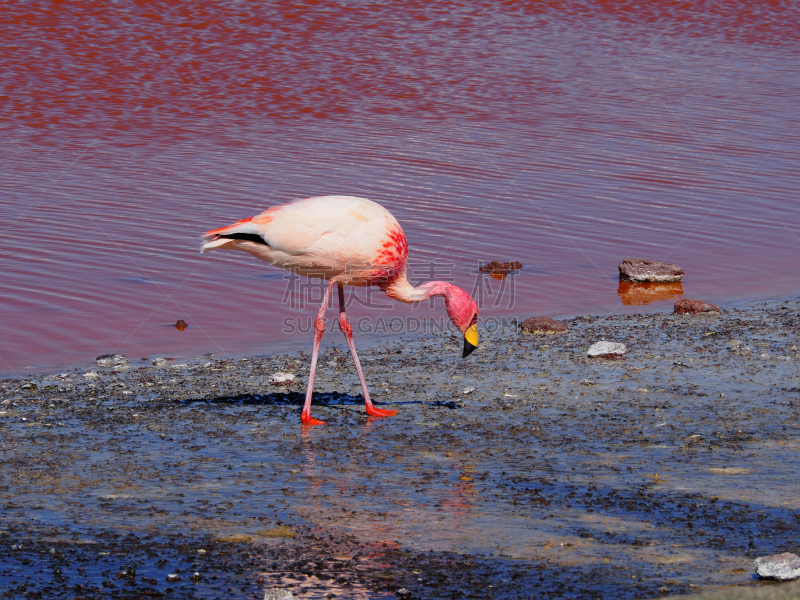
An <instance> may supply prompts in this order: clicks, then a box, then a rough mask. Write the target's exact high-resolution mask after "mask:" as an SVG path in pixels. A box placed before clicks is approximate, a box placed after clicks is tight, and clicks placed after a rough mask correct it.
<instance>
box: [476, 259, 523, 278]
mask: <svg viewBox="0 0 800 600" xmlns="http://www.w3.org/2000/svg"><path fill="white" fill-rule="evenodd" d="M521 268H522V263H519V262H517V261H515V260H514V261H511V262H504V263H501V262H500V261H499V260H493V261H492V262H489V263H486V264H485V265H481V266H480V268H479V269H478V270H479V271H481V272H482V273H491V274H492V275H508V274H509V273H511V271H518V270H520V269H521Z"/></svg>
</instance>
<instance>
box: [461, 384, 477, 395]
mask: <svg viewBox="0 0 800 600" xmlns="http://www.w3.org/2000/svg"><path fill="white" fill-rule="evenodd" d="M474 391H475V388H474V387H472V386H470V387H468V388H464V391H463V392H462V393H463V394H464V395H465V396H466V395H467V394H471V393H472V392H474Z"/></svg>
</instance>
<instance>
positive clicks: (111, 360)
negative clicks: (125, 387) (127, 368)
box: [94, 354, 128, 367]
mask: <svg viewBox="0 0 800 600" xmlns="http://www.w3.org/2000/svg"><path fill="white" fill-rule="evenodd" d="M94 360H95V362H96V363H97V366H98V367H116V366H117V365H127V364H128V359H127V358H125V357H124V356H123V355H122V354H103V355H102V356H98V357H97V358H95V359H94Z"/></svg>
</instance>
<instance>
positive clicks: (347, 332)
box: [339, 284, 397, 417]
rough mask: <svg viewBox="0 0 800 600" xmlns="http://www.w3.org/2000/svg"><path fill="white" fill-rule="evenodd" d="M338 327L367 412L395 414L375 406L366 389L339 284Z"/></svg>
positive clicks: (369, 413)
mask: <svg viewBox="0 0 800 600" xmlns="http://www.w3.org/2000/svg"><path fill="white" fill-rule="evenodd" d="M339 327H341V329H342V333H344V337H346V338H347V344H348V345H349V346H350V352H351V354H352V355H353V362H354V363H356V371H358V379H359V380H360V381H361V389H362V390H363V392H364V405H365V406H366V409H367V414H368V415H369V416H371V417H392V416H394V415H396V414H397V411H396V410H389V409H386V408H375V405H374V404H372V400H370V397H369V391H367V381H366V379H364V372H363V371H362V370H361V363H360V362H359V360H358V353H357V352H356V345H355V344H354V343H353V328H352V327H351V326H350V322H349V321H348V320H347V315H346V314H345V312H344V286H343V285H342V284H339Z"/></svg>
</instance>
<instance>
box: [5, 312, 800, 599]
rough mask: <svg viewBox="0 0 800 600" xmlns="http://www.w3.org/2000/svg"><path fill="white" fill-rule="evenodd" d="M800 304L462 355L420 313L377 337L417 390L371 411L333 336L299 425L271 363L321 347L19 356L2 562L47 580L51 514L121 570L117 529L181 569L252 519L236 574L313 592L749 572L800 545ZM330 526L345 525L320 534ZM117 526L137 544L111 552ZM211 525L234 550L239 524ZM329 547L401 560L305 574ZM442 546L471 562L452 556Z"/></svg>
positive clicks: (605, 587)
mask: <svg viewBox="0 0 800 600" xmlns="http://www.w3.org/2000/svg"><path fill="white" fill-rule="evenodd" d="M799 310H800V303H798V302H797V301H792V302H781V303H771V304H768V305H766V306H765V305H751V306H748V307H745V308H744V309H743V310H731V311H727V312H725V313H723V314H719V315H700V316H691V315H663V314H659V315H644V316H616V317H611V318H596V319H591V318H587V319H573V320H572V321H571V322H570V323H569V325H570V329H569V331H568V332H566V333H563V334H558V335H552V336H544V335H532V334H523V333H520V332H519V331H518V330H514V331H495V332H493V333H492V334H491V335H490V336H488V337H489V340H487V341H490V342H491V343H489V344H486V345H485V346H481V347H480V348H479V349H478V350H476V352H475V353H474V356H473V357H471V359H472V360H470V361H463V360H460V359H459V358H458V348H459V346H458V340H457V339H455V336H450V335H448V334H439V335H436V336H430V337H425V338H422V337H419V336H418V337H417V338H416V339H413V338H406V339H405V340H404V341H405V342H406V345H405V346H404V350H403V352H401V353H399V354H398V353H397V352H396V350H395V349H394V348H389V347H384V348H376V347H373V348H370V349H367V350H365V352H364V353H363V364H364V370H365V372H366V375H367V378H368V380H369V381H370V382H371V385H372V395H373V397H374V398H375V400H376V402H378V403H379V404H381V405H384V404H389V405H392V406H393V407H394V408H396V409H398V410H399V414H398V415H397V416H395V417H391V418H386V419H369V418H366V417H365V415H364V414H363V401H362V399H361V398H360V397H359V395H358V394H359V392H360V388H359V384H358V380H357V377H356V374H355V372H354V370H353V368H352V366H351V365H350V364H349V363H348V362H347V361H345V362H344V363H341V362H340V361H339V360H338V358H340V357H341V353H337V352H333V351H329V352H326V353H325V354H324V355H323V357H322V360H321V361H320V371H319V374H318V377H319V379H318V382H317V392H316V393H315V397H314V407H313V412H314V415H315V416H316V417H317V418H321V419H324V420H326V421H328V423H329V424H328V425H326V426H324V427H315V428H312V429H310V430H308V429H306V430H301V427H300V426H299V414H298V413H299V410H300V403H301V402H302V398H303V394H302V391H301V390H302V389H303V385H302V383H303V382H300V383H299V384H298V385H297V386H296V387H295V388H294V389H292V388H278V387H274V386H270V385H269V384H268V383H267V381H268V379H269V377H270V375H271V374H272V373H274V372H276V371H279V370H280V371H285V370H295V371H296V372H297V373H298V374H302V373H305V372H306V369H307V368H308V362H309V358H308V356H307V355H304V356H298V355H297V354H294V355H280V356H275V357H271V358H269V359H263V360H247V361H238V362H222V361H216V362H212V361H208V362H207V363H206V362H196V363H190V364H186V365H182V366H181V365H176V366H173V367H169V368H161V367H153V366H151V365H146V366H143V367H141V368H137V369H133V368H130V369H127V370H124V371H118V372H117V371H112V370H110V369H108V370H100V371H101V375H100V376H99V377H96V378H93V379H87V378H85V377H84V376H83V375H82V370H72V371H70V372H69V373H66V374H51V375H48V376H44V377H35V378H27V379H26V380H14V381H11V382H8V381H5V382H1V383H2V385H0V390H2V400H0V406H1V407H2V411H0V434H2V436H3V439H4V440H5V442H6V446H5V447H6V449H7V452H6V456H5V458H4V461H3V469H2V470H0V498H5V500H4V505H3V506H4V511H3V513H2V518H1V519H0V562H2V560H3V559H4V558H5V557H9V559H8V560H9V561H10V560H12V559H13V561H14V568H13V569H9V570H7V571H4V572H3V573H0V586H2V585H9V583H10V581H11V580H16V582H17V583H16V584H15V585H18V584H20V583H21V582H23V581H25V580H30V585H31V587H32V588H33V586H34V585H35V586H36V589H37V590H41V589H42V587H43V586H45V585H49V581H50V579H51V574H50V572H49V571H45V572H44V574H40V573H38V571H33V570H31V569H26V568H23V567H24V563H21V562H20V560H21V558H23V557H27V558H29V559H30V560H35V561H40V562H41V561H44V562H47V561H50V557H49V556H48V555H47V552H48V550H47V548H48V546H47V545H45V544H48V543H49V542H47V539H49V538H51V537H57V538H58V539H60V540H61V542H62V543H65V544H67V546H68V547H69V548H72V549H74V548H75V546H76V545H80V544H78V543H77V542H75V541H74V540H75V539H83V540H85V539H89V540H94V541H93V542H92V543H93V544H95V546H92V548H90V549H89V550H86V551H85V552H84V551H79V552H78V554H79V555H80V554H81V552H84V554H86V556H85V558H86V562H87V563H88V564H89V566H87V567H86V572H84V573H81V572H78V571H76V568H77V566H78V564H79V563H75V564H74V565H73V567H72V568H71V569H70V570H69V572H67V570H66V569H63V570H64V573H63V575H64V577H69V578H70V579H69V582H70V583H69V585H70V586H71V585H73V584H75V583H80V584H82V585H89V584H91V585H94V586H100V585H101V582H102V581H103V578H104V577H109V575H107V574H106V575H104V574H103V572H104V571H106V572H108V573H111V575H110V576H111V577H112V578H113V577H114V576H115V575H116V573H117V571H116V569H117V568H124V567H125V566H126V564H127V563H126V562H125V560H127V559H123V555H124V552H123V551H125V552H130V553H132V557H131V558H130V561H136V562H137V564H138V565H139V567H138V568H139V570H140V575H141V574H147V575H146V576H148V577H153V578H155V579H157V580H158V583H159V585H160V589H163V588H164V587H165V586H167V584H166V583H165V582H164V577H165V575H166V574H167V573H168V572H173V571H171V570H172V569H174V568H181V569H182V570H183V572H184V573H187V572H188V569H189V567H188V563H191V562H193V561H194V562H198V563H202V561H197V560H196V554H197V552H196V548H197V547H198V546H197V544H200V543H203V544H206V543H208V544H210V542H208V541H203V536H205V537H207V538H211V539H213V538H216V539H221V540H223V541H228V542H230V541H231V536H236V535H239V536H248V539H249V540H250V541H251V542H252V546H247V548H246V549H245V550H242V551H241V552H240V554H241V553H244V554H246V555H249V557H250V558H249V559H248V560H249V562H247V561H245V562H242V560H243V559H241V557H240V558H234V557H231V558H230V560H231V565H229V569H228V571H231V570H234V572H235V569H236V568H239V567H241V568H242V569H243V571H242V572H241V573H240V575H241V577H240V578H239V579H240V582H241V585H243V586H245V587H246V589H242V590H241V593H239V592H238V591H237V592H236V594H230V595H229V596H228V597H236V598H253V597H258V595H257V594H256V595H254V590H258V589H261V588H266V587H271V586H277V585H292V586H294V587H292V589H295V591H296V590H297V588H298V587H301V584H302V585H303V586H310V587H309V590H308V592H307V594H308V595H307V596H302V597H310V598H313V597H325V595H326V594H327V593H329V592H334V593H337V595H338V594H341V596H340V597H345V598H350V597H364V596H365V595H366V596H367V597H374V596H373V595H372V593H373V592H374V591H375V590H376V589H377V590H378V591H379V592H381V593H384V592H385V593H388V592H393V591H396V590H397V588H399V587H400V586H401V585H402V586H404V587H406V588H408V589H412V591H413V594H414V597H419V598H438V597H450V596H451V595H452V594H451V593H456V591H457V590H461V591H463V592H465V593H467V592H468V593H471V594H472V595H473V596H474V597H478V598H490V597H493V598H508V599H516V598H520V597H524V596H521V594H522V593H523V592H524V593H533V594H535V595H536V597H548V598H563V599H565V600H566V599H569V598H573V599H575V598H594V597H608V598H654V597H658V596H659V595H660V594H663V593H666V592H663V591H661V588H662V587H665V588H668V589H669V592H670V593H686V592H691V591H699V590H701V589H704V588H705V589H709V588H716V587H721V586H750V585H755V584H757V582H756V581H755V580H754V575H753V572H752V569H753V567H752V564H753V563H752V561H753V559H754V558H755V557H756V556H764V555H769V554H775V553H778V552H785V551H791V552H798V551H800V546H798V542H797V539H796V531H797V520H798V516H797V515H798V514H800V513H798V510H800V505H799V504H798V498H799V497H800V496H799V495H798V493H797V481H798V478H797V476H796V475H797V473H796V471H797V467H796V465H797V464H798V456H799V455H800V439H799V438H798V432H799V431H800V424H798V419H799V418H800V413H798V411H797V406H798V390H800V387H798V386H800V377H799V376H798V360H800V359H799V358H798V354H797V344H796V342H797V339H798V336H799V335H800V317H799V316H798V311H799ZM601 337H605V338H607V339H624V340H625V342H626V343H627V344H628V346H629V351H628V354H627V355H626V360H624V361H606V360H592V359H587V358H586V346H587V340H595V339H598V338H601ZM33 385H35V386H36V387H33ZM26 386H27V387H26ZM470 388H472V391H471V392H468V393H465V390H469V389H470ZM126 392H129V393H126ZM276 526H289V527H291V528H293V529H296V530H297V531H298V532H301V533H302V532H303V530H304V528H305V529H306V530H307V531H306V533H302V534H301V533H298V540H297V542H298V544H299V549H298V548H294V549H293V547H288V544H289V541H287V540H277V541H276V539H274V538H271V537H269V536H268V535H264V534H261V533H259V531H262V530H265V529H267V530H269V529H272V528H275V527H276ZM111 534H113V535H111ZM131 534H133V535H134V538H133V542H135V543H133V542H128V543H127V545H125V544H123V542H122V541H121V540H122V539H123V538H124V539H127V538H129V537H130V535H131ZM323 535H330V536H332V537H334V538H336V537H338V539H339V540H340V542H339V543H340V546H341V547H340V548H339V549H338V550H330V549H321V547H320V546H319V545H318V539H319V537H318V536H323ZM136 536H138V537H136ZM175 536H178V538H177V541H174V542H171V541H170V540H171V539H172V538H175ZM348 536H353V538H354V539H355V540H357V543H356V542H352V543H351V542H348V541H347V540H348V539H349V538H348ZM42 538H46V539H45V540H42ZM342 540H344V541H342ZM241 541H242V540H240V542H241ZM278 542H279V545H280V544H282V546H281V547H280V548H276V546H275V544H276V543H278ZM231 543H233V542H231ZM348 543H349V544H350V546H349V547H347V546H348ZM19 544H23V545H24V546H26V547H28V546H29V547H30V549H28V550H27V551H26V552H27V553H20V552H17V551H16V550H14V549H13V548H12V547H11V546H12V545H19ZM187 544H188V545H189V547H190V548H193V549H192V550H191V551H187V550H185V549H184V547H185V546H187ZM191 544H194V545H193V546H192V545H191ZM131 545H132V546H134V547H133V549H131V548H130V547H129V546H131ZM150 546H153V551H152V552H150V551H149V549H150ZM101 547H102V549H103V550H104V551H108V548H109V547H110V548H111V549H112V550H113V549H114V548H117V547H119V548H120V552H121V555H120V556H119V557H116V558H115V559H114V561H112V559H108V560H106V559H98V557H97V553H96V550H98V549H100V548H101ZM175 547H179V548H180V551H177V552H176V551H175V550H174V548H175ZM204 547H205V546H204ZM364 547H372V548H373V550H374V551H375V552H379V553H383V554H381V556H380V558H379V559H378V558H376V559H374V560H373V563H386V564H387V565H390V566H387V567H386V568H385V570H386V571H391V573H390V574H389V575H388V576H387V578H386V579H380V577H381V576H382V573H383V572H384V567H380V566H379V565H377V566H376V564H372V565H364V564H362V563H361V562H360V560H361V559H359V558H357V557H356V555H357V554H358V553H359V552H362V553H363V552H364V550H363V548H364ZM208 550H209V558H211V557H212V555H214V556H215V557H217V558H219V560H220V561H223V559H224V556H221V554H222V553H223V551H224V552H228V550H229V549H228V548H226V547H223V546H219V545H216V543H215V544H214V545H209V546H208ZM281 551H285V552H288V558H286V556H285V555H281ZM395 551H396V552H395ZM294 552H299V553H300V554H297V555H295V554H293V553H294ZM4 553H5V554H4ZM153 553H155V554H153ZM276 553H277V554H276ZM148 554H149V557H148V556H147V555H148ZM142 555H145V556H142ZM162 555H163V556H164V557H165V558H166V559H168V563H167V564H164V565H161V566H160V567H159V566H158V565H157V564H155V562H154V561H155V560H156V558H157V557H159V556H162ZM190 555H191V556H190ZM367 555H369V552H367ZM335 556H346V557H348V558H346V559H342V560H340V561H339V562H341V563H342V565H341V566H340V567H338V574H340V575H342V576H343V577H345V578H346V579H347V580H348V581H350V582H351V583H353V584H357V583H358V580H357V579H356V578H355V574H357V573H358V572H359V566H361V567H364V568H366V567H369V568H368V569H367V570H371V571H373V572H377V576H378V577H379V579H378V583H380V582H381V581H382V582H383V583H382V584H381V585H378V586H377V587H374V588H373V587H371V586H367V587H366V591H364V590H363V589H362V588H363V585H362V587H358V586H356V587H355V588H347V589H346V590H340V589H339V588H338V587H337V586H338V585H339V584H338V583H337V582H334V581H332V580H329V579H325V580H313V579H312V578H306V577H299V578H298V572H299V573H300V574H303V573H304V571H307V569H306V568H305V563H306V562H312V563H317V564H319V563H327V561H328V558H330V557H335ZM300 557H304V561H305V562H303V561H300V560H299V558H300ZM325 557H328V558H325ZM82 560H83V559H82ZM224 560H227V559H224ZM337 560H338V559H337ZM273 561H277V566H275V565H274V564H273ZM437 561H438V562H437ZM447 561H456V562H458V561H461V562H462V563H463V561H467V562H468V563H469V565H467V566H464V565H463V564H462V565H461V566H458V565H454V566H453V568H452V569H444V570H443V565H445V564H446V563H447ZM36 564H37V565H38V564H39V563H38V562H37V563H36ZM470 565H471V566H470ZM201 567H202V568H201ZM194 568H201V571H202V575H203V578H202V582H201V583H200V584H190V583H189V582H187V581H186V577H185V576H184V584H185V585H187V586H188V587H189V588H191V589H195V590H198V589H199V590H202V585H205V584H207V583H209V579H210V575H211V574H212V573H217V574H220V577H221V579H222V580H223V581H227V580H226V579H224V577H223V574H222V573H220V569H221V566H220V563H213V564H210V565H207V564H205V563H202V564H201V565H200V567H192V569H194ZM312 574H313V573H312ZM257 576H261V577H262V581H260V582H258V581H257V579H256V577H257ZM473 577H474V579H473ZM337 581H338V580H337ZM113 582H115V583H116V584H119V585H122V583H120V582H119V581H117V579H113ZM374 582H375V579H373V583H374ZM125 585H127V584H125ZM137 585H141V581H138V582H137ZM225 585H228V584H227V583H226V584H225ZM489 585H491V586H493V587H492V588H489V587H488V586H489ZM198 586H200V587H198ZM223 588H224V586H223ZM312 588H313V589H312ZM66 591H69V590H66ZM362 592H363V594H362ZM105 593H106V594H107V595H109V594H112V592H105ZM65 594H66V592H65ZM53 597H56V596H53ZM58 597H61V596H58ZM63 597H66V598H71V597H72V596H71V595H69V594H66V595H64V596H63ZM111 597H113V596H111ZM202 597H205V596H202Z"/></svg>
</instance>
